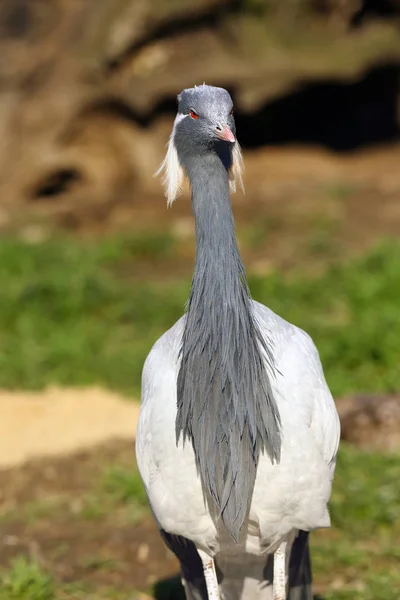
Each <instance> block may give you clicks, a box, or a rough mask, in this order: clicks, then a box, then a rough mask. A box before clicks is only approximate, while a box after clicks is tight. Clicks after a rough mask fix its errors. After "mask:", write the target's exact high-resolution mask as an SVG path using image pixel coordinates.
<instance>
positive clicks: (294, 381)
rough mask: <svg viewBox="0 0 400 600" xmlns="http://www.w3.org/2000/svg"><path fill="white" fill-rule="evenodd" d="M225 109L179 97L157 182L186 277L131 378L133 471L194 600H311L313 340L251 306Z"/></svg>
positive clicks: (317, 399)
mask: <svg viewBox="0 0 400 600" xmlns="http://www.w3.org/2000/svg"><path fill="white" fill-rule="evenodd" d="M235 135H236V134H235V124H234V119H233V107H232V100H231V97H230V95H229V93H228V92H227V91H226V90H224V89H222V88H217V87H211V86H207V85H205V84H204V85H202V86H198V87H194V88H191V89H186V90H184V91H183V92H182V93H181V94H180V95H179V96H178V114H177V116H176V119H175V123H174V127H173V131H172V134H171V136H170V140H169V144H168V151H167V155H166V157H165V160H164V162H163V163H162V165H161V167H160V170H159V172H160V171H164V184H165V187H166V196H167V200H168V204H169V205H170V204H171V203H172V202H173V201H174V200H175V198H176V197H177V195H178V194H179V192H180V188H181V184H182V182H183V178H184V175H185V174H186V175H187V177H188V178H189V181H190V185H191V194H192V206H193V212H194V216H195V224H196V240H197V252H196V264H195V269H194V275H193V280H192V287H191V291H190V297H189V301H188V304H187V310H186V314H185V316H183V317H182V318H181V319H179V321H178V322H177V323H176V324H175V325H174V326H173V327H172V328H171V329H170V330H169V331H167V332H166V333H165V334H164V335H163V336H162V337H161V338H160V339H159V340H158V341H157V342H156V343H155V345H154V346H153V348H152V350H151V352H150V354H149V355H148V357H147V360H146V362H145V365H144V369H143V375H142V404H141V410H140V417H139V424H138V430H137V438H136V452H137V461H138V465H139V470H140V473H141V476H142V479H143V482H144V486H145V489H146V493H147V496H148V499H149V503H150V506H151V509H152V512H153V514H154V517H155V519H156V522H157V524H158V527H159V529H160V531H161V534H162V536H163V538H164V540H165V542H166V543H167V545H168V546H169V547H170V548H171V549H172V550H173V552H174V553H175V554H176V556H177V557H178V559H179V561H180V563H181V570H182V581H183V584H184V587H185V592H186V597H187V598H188V599H192V600H206V599H207V598H208V600H219V599H225V600H239V599H243V600H244V599H248V600H250V599H251V600H271V598H273V600H285V599H286V598H287V594H288V597H289V598H290V600H309V599H311V598H312V593H311V583H310V582H311V570H310V562H309V550H308V532H309V531H310V530H312V529H315V528H319V527H329V525H330V519H329V514H328V510H327V502H328V500H329V497H330V493H331V484H332V479H333V474H334V469H335V462H336V453H337V449H338V443H339V433H340V432H339V429H340V426H339V419H338V415H337V412H336V408H335V404H334V402H333V399H332V396H331V394H330V392H329V389H328V387H327V384H326V382H325V378H324V375H323V371H322V367H321V363H320V359H319V355H318V352H317V350H316V348H315V346H314V344H313V342H312V340H311V338H310V337H309V336H308V335H307V334H306V333H304V331H302V330H301V329H299V328H297V327H295V326H294V325H291V324H290V323H288V322H286V321H284V320H283V319H281V318H280V317H279V316H277V315H276V314H274V313H273V312H272V311H271V310H269V309H268V308H266V307H265V306H263V305H262V304H259V303H258V302H255V301H253V300H251V299H250V294H249V290H248V287H247V282H246V276H245V272H244V268H243V265H242V262H241V259H240V255H239V251H238V247H237V243H236V237H235V229H234V221H233V215H232V208H231V202H230V193H229V189H230V186H231V187H233V188H234V187H235V184H236V183H237V182H239V183H241V172H242V158H241V153H240V147H239V145H238V143H237V141H236V139H235Z"/></svg>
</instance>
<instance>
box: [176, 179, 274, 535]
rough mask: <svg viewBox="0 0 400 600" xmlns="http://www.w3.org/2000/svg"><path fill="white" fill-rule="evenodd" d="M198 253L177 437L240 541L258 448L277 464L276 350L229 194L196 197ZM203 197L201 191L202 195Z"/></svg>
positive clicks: (185, 342) (182, 367)
mask: <svg viewBox="0 0 400 600" xmlns="http://www.w3.org/2000/svg"><path fill="white" fill-rule="evenodd" d="M192 189H193V192H192V194H193V197H192V202H193V210H194V213H195V218H196V237H197V253H196V266H195V271H194V276H193V282H192V289H191V293H190V297H189V301H188V305H187V314H186V324H185V329H184V334H183V340H182V349H181V364H180V370H179V375H178V390H177V392H178V413H177V419H176V435H177V440H178V439H179V437H180V435H181V434H183V438H184V439H186V438H188V439H189V440H191V442H192V444H193V448H194V452H195V456H196V462H197V466H198V469H199V472H200V475H201V478H202V481H203V486H204V488H205V490H206V492H208V493H209V495H210V497H211V498H212V499H213V500H214V502H215V504H216V506H217V509H218V512H219V514H220V516H221V518H222V520H223V523H224V525H225V527H226V529H227V530H228V532H229V533H230V535H231V536H232V538H233V539H234V540H235V541H238V540H239V536H240V531H241V528H242V525H243V523H244V521H245V519H246V517H247V515H248V511H249V508H250V503H251V499H252V495H253V489H254V483H255V478H256V471H257V464H258V460H259V456H260V453H262V452H266V453H268V455H269V457H270V459H271V461H273V462H274V461H279V459H280V449H281V436H280V418H279V412H278V407H277V404H276V401H275V399H274V397H273V394H272V389H271V383H270V378H271V377H273V374H274V364H273V355H272V351H271V345H270V342H269V340H268V339H265V338H264V337H263V336H262V335H261V332H260V329H259V327H258V325H257V323H256V321H255V318H254V315H253V311H252V307H251V300H250V294H249V289H248V286H247V282H246V277H245V272H244V269H243V265H242V262H241V259H240V255H239V251H238V248H237V243H236V238H235V233H234V222H233V216H232V210H231V205H230V199H229V192H227V194H226V197H225V198H223V199H222V200H221V198H220V197H218V196H220V194H219V193H218V190H215V192H214V193H213V192H212V190H211V191H210V192H209V193H207V198H205V199H204V198H203V199H202V201H201V202H197V201H196V188H195V186H193V188H192ZM202 194H203V195H204V191H203V192H202Z"/></svg>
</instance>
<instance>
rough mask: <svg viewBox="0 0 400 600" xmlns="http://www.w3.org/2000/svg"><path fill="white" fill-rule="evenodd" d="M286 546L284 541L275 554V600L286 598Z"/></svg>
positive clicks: (284, 599)
mask: <svg viewBox="0 0 400 600" xmlns="http://www.w3.org/2000/svg"><path fill="white" fill-rule="evenodd" d="M286 548H287V541H285V542H282V543H281V545H280V546H279V548H278V549H277V550H276V552H275V554H274V578H273V600H286V582H287V575H286Z"/></svg>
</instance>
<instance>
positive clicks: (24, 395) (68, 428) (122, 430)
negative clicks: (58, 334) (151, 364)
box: [0, 388, 139, 468]
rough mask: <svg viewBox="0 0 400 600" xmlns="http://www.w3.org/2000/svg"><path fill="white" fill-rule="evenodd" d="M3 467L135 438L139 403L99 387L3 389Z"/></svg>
mask: <svg viewBox="0 0 400 600" xmlns="http://www.w3.org/2000/svg"><path fill="white" fill-rule="evenodd" d="M0 413H1V420H0V468H5V467H12V466H17V465H20V464H22V463H24V462H25V461H26V460H28V459H31V458H37V457H40V456H57V455H63V454H68V453H70V452H76V451H78V450H83V449H85V448H89V447H91V446H94V445H96V444H100V443H102V442H106V441H108V440H112V439H127V440H129V439H131V440H132V444H133V441H134V437H135V432H136V423H137V417H138V414H139V404H138V403H137V402H132V401H127V400H126V399H124V398H121V397H120V396H118V395H117V394H113V393H112V392H109V391H106V390H103V389H100V388H87V389H59V388H49V389H48V390H46V391H44V392H17V391H16V392H9V391H1V392H0Z"/></svg>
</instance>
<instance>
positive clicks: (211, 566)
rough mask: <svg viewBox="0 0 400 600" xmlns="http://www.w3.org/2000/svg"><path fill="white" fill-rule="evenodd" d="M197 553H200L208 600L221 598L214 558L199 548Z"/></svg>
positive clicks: (219, 599)
mask: <svg viewBox="0 0 400 600" xmlns="http://www.w3.org/2000/svg"><path fill="white" fill-rule="evenodd" d="M198 553H199V555H200V558H201V562H202V563H203V572H204V579H205V580H206V587H207V595H208V600H221V596H220V593H219V588H218V579H217V574H216V572H215V563H214V560H213V559H212V558H211V557H210V556H208V555H207V554H205V552H202V551H201V550H198Z"/></svg>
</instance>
